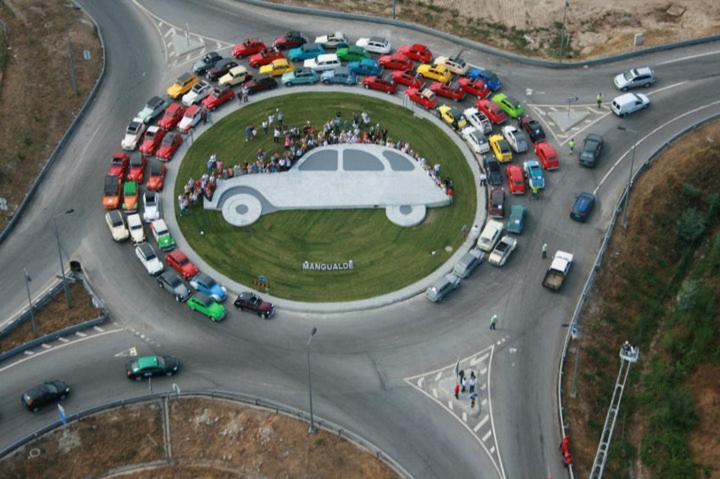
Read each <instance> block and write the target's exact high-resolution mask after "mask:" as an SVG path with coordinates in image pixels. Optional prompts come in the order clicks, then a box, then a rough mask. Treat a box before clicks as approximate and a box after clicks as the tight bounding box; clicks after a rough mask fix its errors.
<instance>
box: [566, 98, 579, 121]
mask: <svg viewBox="0 0 720 479" xmlns="http://www.w3.org/2000/svg"><path fill="white" fill-rule="evenodd" d="M578 100H580V98H578V97H576V96H571V97H568V99H567V102H568V109H567V114H568V120H569V119H570V104H571V103H577V101H578Z"/></svg>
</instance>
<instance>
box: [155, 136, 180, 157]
mask: <svg viewBox="0 0 720 479" xmlns="http://www.w3.org/2000/svg"><path fill="white" fill-rule="evenodd" d="M182 142H183V137H182V135H181V134H180V133H178V132H175V131H169V132H167V134H166V135H165V136H164V137H163V141H162V143H160V148H158V150H157V151H156V152H155V157H156V158H158V159H159V160H162V161H170V160H171V159H172V157H173V155H174V154H175V151H177V149H178V148H180V145H181V144H182Z"/></svg>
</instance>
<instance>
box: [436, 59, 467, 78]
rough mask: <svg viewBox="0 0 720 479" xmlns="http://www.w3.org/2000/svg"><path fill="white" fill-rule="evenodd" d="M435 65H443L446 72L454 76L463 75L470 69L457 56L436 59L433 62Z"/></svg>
mask: <svg viewBox="0 0 720 479" xmlns="http://www.w3.org/2000/svg"><path fill="white" fill-rule="evenodd" d="M433 63H434V64H435V65H443V66H445V67H446V68H447V69H448V70H450V71H451V72H452V73H454V74H456V75H464V74H466V73H467V71H468V70H469V69H470V66H469V65H468V64H467V63H465V60H463V59H462V58H460V57H459V56H456V57H437V58H436V59H435V61H433Z"/></svg>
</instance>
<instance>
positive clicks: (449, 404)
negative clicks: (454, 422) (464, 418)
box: [448, 401, 454, 411]
mask: <svg viewBox="0 0 720 479" xmlns="http://www.w3.org/2000/svg"><path fill="white" fill-rule="evenodd" d="M448 407H449V408H450V410H451V411H454V409H453V404H452V401H448Z"/></svg>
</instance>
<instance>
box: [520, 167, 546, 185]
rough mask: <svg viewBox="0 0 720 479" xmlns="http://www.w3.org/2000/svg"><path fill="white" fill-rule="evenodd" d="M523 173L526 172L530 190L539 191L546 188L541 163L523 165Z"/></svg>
mask: <svg viewBox="0 0 720 479" xmlns="http://www.w3.org/2000/svg"><path fill="white" fill-rule="evenodd" d="M523 171H524V172H525V177H526V178H527V179H528V183H529V184H530V188H536V189H538V190H542V189H543V188H545V173H544V172H543V169H542V166H540V162H539V161H537V160H528V161H526V162H525V163H523Z"/></svg>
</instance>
